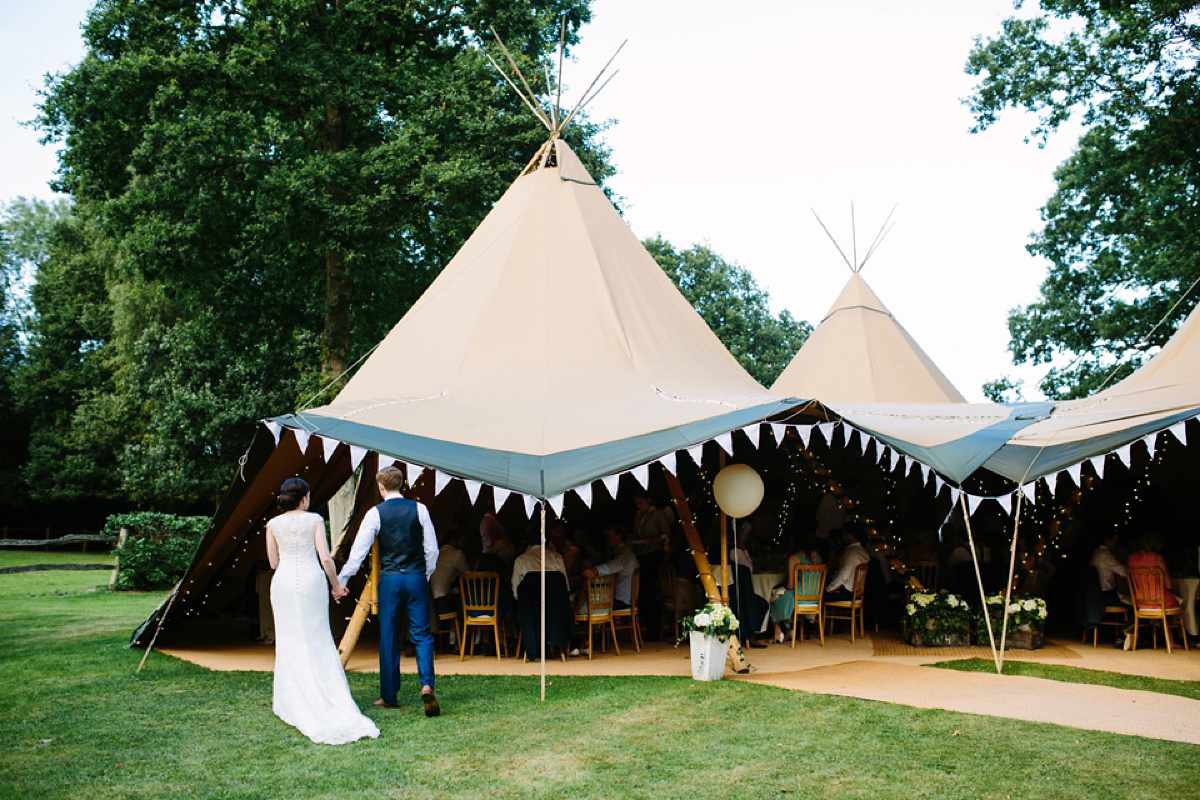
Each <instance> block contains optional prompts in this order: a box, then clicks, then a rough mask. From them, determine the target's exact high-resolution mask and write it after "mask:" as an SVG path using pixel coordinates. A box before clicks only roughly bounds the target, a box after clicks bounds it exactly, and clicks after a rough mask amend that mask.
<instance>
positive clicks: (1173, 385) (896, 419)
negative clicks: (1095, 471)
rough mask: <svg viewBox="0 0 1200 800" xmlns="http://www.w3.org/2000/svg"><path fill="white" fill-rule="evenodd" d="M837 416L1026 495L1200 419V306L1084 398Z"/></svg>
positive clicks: (959, 476)
mask: <svg viewBox="0 0 1200 800" xmlns="http://www.w3.org/2000/svg"><path fill="white" fill-rule="evenodd" d="M829 405H830V407H831V409H832V410H833V411H835V412H836V413H837V414H839V415H841V417H842V418H843V419H845V420H846V421H847V422H849V423H851V424H853V425H854V426H855V427H858V428H861V429H862V430H865V431H867V432H869V433H870V434H871V435H873V436H876V437H878V438H879V439H881V440H883V441H884V442H886V443H888V444H889V445H891V446H892V447H894V448H896V449H897V450H899V451H900V452H903V453H905V454H907V455H909V456H911V457H913V458H915V459H917V460H919V461H922V462H924V463H926V464H929V465H931V466H933V467H934V468H935V469H937V470H938V471H939V472H940V473H941V474H942V475H944V476H945V477H947V478H949V479H950V480H953V481H955V482H959V483H961V482H962V481H964V480H966V479H967V478H969V477H970V476H971V475H972V474H974V473H976V471H977V470H978V471H980V472H981V473H987V474H990V475H994V476H998V477H1000V478H1003V479H1005V480H1007V481H1010V482H1011V483H1012V484H1014V485H1022V486H1026V487H1028V486H1029V485H1031V484H1032V482H1033V481H1035V480H1037V479H1038V478H1043V477H1047V476H1050V475H1053V474H1055V473H1057V472H1059V471H1064V470H1066V471H1074V470H1077V469H1078V467H1079V465H1080V464H1081V463H1082V462H1084V461H1087V460H1091V459H1097V458H1103V457H1105V456H1106V455H1107V454H1109V453H1115V454H1117V455H1118V456H1119V457H1121V458H1122V460H1124V461H1125V462H1126V463H1128V449H1129V447H1130V446H1132V444H1133V443H1135V442H1137V441H1139V440H1144V441H1146V443H1147V446H1148V447H1150V448H1153V447H1154V446H1155V437H1156V436H1157V435H1158V434H1159V433H1160V432H1161V431H1164V430H1169V431H1171V433H1172V435H1174V436H1175V437H1176V438H1177V439H1179V440H1180V441H1181V442H1184V443H1187V439H1186V433H1185V428H1184V422H1185V421H1186V420H1188V419H1190V418H1193V417H1196V416H1197V414H1200V306H1197V308H1196V309H1194V310H1193V311H1192V313H1191V314H1189V315H1188V318H1187V319H1186V320H1185V321H1184V323H1183V325H1181V326H1180V328H1179V330H1177V331H1176V332H1175V334H1174V335H1173V336H1172V337H1171V339H1170V340H1168V342H1167V343H1166V345H1164V346H1163V348H1162V350H1161V351H1160V352H1159V353H1157V354H1156V355H1155V356H1154V357H1153V358H1152V359H1151V360H1150V361H1148V362H1147V363H1146V364H1144V365H1143V366H1142V367H1141V368H1140V369H1138V370H1137V371H1136V372H1134V373H1133V374H1132V375H1130V376H1129V377H1128V378H1126V379H1125V380H1123V381H1120V382H1119V383H1117V384H1114V385H1113V386H1111V387H1109V388H1107V389H1105V390H1103V391H1101V392H1099V393H1097V394H1095V395H1093V396H1092V397H1089V398H1086V399H1083V400H1070V401H1064V402H1059V403H1014V404H1006V405H1003V404H970V405H966V406H962V405H957V404H927V405H922V404H901V403H894V404H867V403H859V404H847V403H830V404H829Z"/></svg>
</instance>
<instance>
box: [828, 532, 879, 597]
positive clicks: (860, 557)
mask: <svg viewBox="0 0 1200 800" xmlns="http://www.w3.org/2000/svg"><path fill="white" fill-rule="evenodd" d="M861 531H862V528H861V526H859V525H858V524H856V523H852V522H847V523H846V526H845V527H844V528H842V555H841V557H840V558H839V559H838V566H837V571H836V572H835V573H834V575H833V577H832V578H831V579H830V580H829V583H828V584H827V585H826V586H825V595H826V597H827V598H828V599H830V600H850V599H852V598H853V597H854V568H855V567H857V566H858V565H859V564H866V563H867V562H868V561H870V560H871V557H870V556H869V555H867V551H866V548H864V547H863V546H862V543H861V542H860V541H859V537H860V535H861Z"/></svg>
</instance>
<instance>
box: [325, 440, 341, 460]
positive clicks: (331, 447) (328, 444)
mask: <svg viewBox="0 0 1200 800" xmlns="http://www.w3.org/2000/svg"><path fill="white" fill-rule="evenodd" d="M339 444H341V442H339V441H338V440H337V439H326V438H325V437H324V436H322V437H321V447H323V448H324V450H325V463H326V464H328V463H329V460H330V459H331V458H333V454H334V452H335V451H336V450H337V446H338V445H339Z"/></svg>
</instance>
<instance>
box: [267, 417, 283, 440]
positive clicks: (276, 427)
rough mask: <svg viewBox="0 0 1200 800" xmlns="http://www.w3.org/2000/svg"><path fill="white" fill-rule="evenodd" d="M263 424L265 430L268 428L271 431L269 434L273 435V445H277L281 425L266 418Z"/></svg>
mask: <svg viewBox="0 0 1200 800" xmlns="http://www.w3.org/2000/svg"><path fill="white" fill-rule="evenodd" d="M263 424H264V425H266V426H267V430H269V431H270V432H271V435H272V436H274V437H275V445H276V446H278V445H279V432H280V431H281V430H283V426H282V425H280V424H279V423H278V422H275V421H273V420H266V421H265V422H263Z"/></svg>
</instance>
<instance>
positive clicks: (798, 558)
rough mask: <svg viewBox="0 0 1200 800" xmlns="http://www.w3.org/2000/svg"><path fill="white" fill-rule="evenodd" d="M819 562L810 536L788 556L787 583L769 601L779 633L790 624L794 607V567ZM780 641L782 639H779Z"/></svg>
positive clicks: (772, 618)
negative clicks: (776, 595)
mask: <svg viewBox="0 0 1200 800" xmlns="http://www.w3.org/2000/svg"><path fill="white" fill-rule="evenodd" d="M820 563H822V561H821V554H820V553H818V552H817V550H816V547H815V546H814V542H812V541H811V537H810V538H809V539H807V540H805V541H804V542H802V543H801V545H800V549H799V550H797V551H796V552H794V553H792V554H791V555H790V556H788V563H787V583H786V584H784V592H783V594H781V595H779V597H776V598H775V599H774V600H773V601H771V621H772V622H774V623H776V624H777V625H780V626H781V630H780V634H782V633H783V628H786V627H788V626H790V625H791V624H792V612H793V610H795V607H796V567H798V566H800V565H801V564H804V565H810V564H820ZM801 588H804V587H801ZM814 588H815V587H814ZM777 638H778V637H777ZM780 641H783V640H782V639H780Z"/></svg>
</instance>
